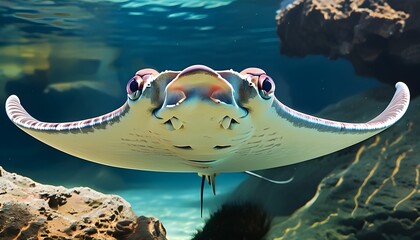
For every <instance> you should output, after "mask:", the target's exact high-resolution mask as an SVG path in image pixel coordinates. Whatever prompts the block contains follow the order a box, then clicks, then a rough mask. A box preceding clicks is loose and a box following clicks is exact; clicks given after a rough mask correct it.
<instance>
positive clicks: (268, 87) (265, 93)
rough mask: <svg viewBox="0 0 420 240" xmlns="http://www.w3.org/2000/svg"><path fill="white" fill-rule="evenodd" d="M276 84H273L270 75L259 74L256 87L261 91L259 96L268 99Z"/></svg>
mask: <svg viewBox="0 0 420 240" xmlns="http://www.w3.org/2000/svg"><path fill="white" fill-rule="evenodd" d="M275 88H276V86H275V84H274V81H273V79H271V77H269V76H267V75H265V74H261V75H260V76H259V77H258V89H259V90H260V91H261V97H263V98H265V99H269V98H270V97H271V95H272V94H273V93H274V90H275Z"/></svg>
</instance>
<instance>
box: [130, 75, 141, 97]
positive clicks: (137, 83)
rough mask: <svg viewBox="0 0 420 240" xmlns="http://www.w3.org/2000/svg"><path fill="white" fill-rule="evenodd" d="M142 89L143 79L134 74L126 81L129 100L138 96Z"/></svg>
mask: <svg viewBox="0 0 420 240" xmlns="http://www.w3.org/2000/svg"><path fill="white" fill-rule="evenodd" d="M142 91H143V79H142V78H141V77H138V76H135V77H133V78H131V79H130V81H128V83H127V95H128V97H129V98H130V99H131V100H136V99H137V98H139V97H140V95H141V93H142Z"/></svg>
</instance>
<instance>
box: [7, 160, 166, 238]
mask: <svg viewBox="0 0 420 240" xmlns="http://www.w3.org/2000/svg"><path fill="white" fill-rule="evenodd" d="M38 238H42V239H127V240H129V239H145V240H147V239H161V240H164V239H166V231H165V228H164V227H163V225H162V224H161V223H160V222H159V221H158V220H157V219H155V218H147V217H144V216H142V217H136V215H135V214H134V212H133V211H132V210H131V206H130V204H129V203H128V202H126V201H125V200H124V199H122V198H121V197H119V196H116V195H105V194H102V193H99V192H96V191H94V190H92V189H90V188H86V187H77V188H71V189H67V188H64V187H56V186H50V185H43V184H40V183H37V182H34V181H32V180H31V179H29V178H26V177H23V176H19V175H17V174H14V173H9V172H7V171H5V170H4V169H3V168H2V167H0V239H38Z"/></svg>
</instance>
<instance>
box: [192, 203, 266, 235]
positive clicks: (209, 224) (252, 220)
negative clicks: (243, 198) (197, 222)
mask: <svg viewBox="0 0 420 240" xmlns="http://www.w3.org/2000/svg"><path fill="white" fill-rule="evenodd" d="M270 223H271V217H270V216H269V215H268V214H267V213H266V212H265V210H264V209H263V208H261V207H259V206H258V205H255V204H252V203H227V204H224V205H222V207H221V208H220V209H219V210H217V211H216V212H214V213H212V214H211V216H210V218H209V219H208V220H207V221H206V223H205V225H204V228H203V230H199V231H198V232H197V233H196V234H195V236H194V237H193V238H192V240H208V239H231V240H235V239H238V240H242V239H253V240H258V239H263V237H264V235H265V234H266V233H267V232H268V230H269V226H270Z"/></svg>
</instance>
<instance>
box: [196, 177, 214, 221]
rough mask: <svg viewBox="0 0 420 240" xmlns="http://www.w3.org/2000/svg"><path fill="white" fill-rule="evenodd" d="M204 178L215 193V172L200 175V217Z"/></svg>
mask: <svg viewBox="0 0 420 240" xmlns="http://www.w3.org/2000/svg"><path fill="white" fill-rule="evenodd" d="M206 180H207V183H208V184H209V185H210V186H211V189H212V191H213V194H214V195H216V174H211V175H202V176H201V191H200V208H201V217H203V202H204V182H205V181H206Z"/></svg>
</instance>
